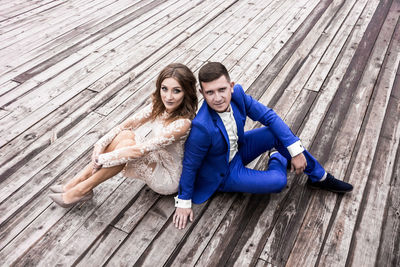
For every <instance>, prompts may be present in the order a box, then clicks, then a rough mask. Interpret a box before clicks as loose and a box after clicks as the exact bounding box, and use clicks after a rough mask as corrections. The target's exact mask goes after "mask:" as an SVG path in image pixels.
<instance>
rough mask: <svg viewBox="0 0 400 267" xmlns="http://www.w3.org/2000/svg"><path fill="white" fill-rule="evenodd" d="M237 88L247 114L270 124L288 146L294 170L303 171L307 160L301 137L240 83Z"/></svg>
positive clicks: (264, 123)
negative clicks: (244, 89) (245, 91)
mask: <svg viewBox="0 0 400 267" xmlns="http://www.w3.org/2000/svg"><path fill="white" fill-rule="evenodd" d="M235 90H238V91H239V92H238V93H242V94H243V99H244V104H245V107H246V111H247V115H248V116H249V117H250V118H251V119H252V120H254V121H259V122H261V123H262V124H263V125H265V126H269V127H270V129H271V130H272V132H273V133H274V134H275V135H276V136H277V137H278V138H279V140H280V141H281V143H282V144H283V145H284V146H285V147H286V148H287V150H288V151H289V153H290V155H291V157H292V162H291V163H292V166H291V169H292V171H293V170H295V171H296V173H297V174H299V173H302V172H303V171H304V169H305V168H306V166H307V161H306V159H305V157H304V154H303V151H304V147H303V145H302V144H301V141H300V139H299V138H298V137H297V136H296V135H294V134H293V132H292V131H291V130H290V128H289V126H287V124H286V123H285V122H284V121H283V120H282V119H281V118H280V117H279V116H278V115H277V114H276V113H275V111H273V110H272V109H270V108H268V107H266V106H265V105H263V104H261V103H260V102H258V101H256V100H254V99H253V98H252V97H251V96H249V95H247V94H245V93H244V91H243V89H242V87H241V86H240V85H238V88H235Z"/></svg>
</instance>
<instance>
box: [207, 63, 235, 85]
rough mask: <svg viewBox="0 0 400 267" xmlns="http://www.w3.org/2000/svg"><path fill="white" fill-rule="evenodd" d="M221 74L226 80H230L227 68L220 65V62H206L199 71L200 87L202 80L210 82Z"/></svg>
mask: <svg viewBox="0 0 400 267" xmlns="http://www.w3.org/2000/svg"><path fill="white" fill-rule="evenodd" d="M222 75H224V76H225V78H226V80H227V81H228V82H230V81H231V78H230V77H229V73H228V70H227V69H226V68H225V66H224V65H222V64H221V63H220V62H208V63H207V64H205V65H204V66H203V67H201V69H200V71H199V83H200V87H201V88H203V87H202V85H201V83H202V82H205V83H207V82H212V81H215V80H217V79H219V78H220V77H221V76H222Z"/></svg>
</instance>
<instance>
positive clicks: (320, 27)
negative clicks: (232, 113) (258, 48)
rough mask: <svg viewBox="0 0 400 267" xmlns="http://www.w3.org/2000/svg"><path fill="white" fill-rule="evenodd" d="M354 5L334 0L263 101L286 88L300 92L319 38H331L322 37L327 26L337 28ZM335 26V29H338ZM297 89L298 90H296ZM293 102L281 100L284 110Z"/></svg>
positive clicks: (269, 99)
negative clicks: (297, 85)
mask: <svg viewBox="0 0 400 267" xmlns="http://www.w3.org/2000/svg"><path fill="white" fill-rule="evenodd" d="M353 5H354V2H353V1H343V2H341V1H336V2H332V4H331V5H330V6H329V7H328V8H327V10H326V12H325V13H324V14H323V15H322V16H321V19H320V20H318V22H317V23H316V24H315V25H314V27H313V28H312V29H311V30H310V32H309V33H308V35H307V36H306V37H305V38H304V40H303V42H302V43H301V44H300V45H299V47H298V48H297V49H296V51H295V52H294V53H293V55H292V56H291V57H290V59H289V60H288V61H287V62H286V64H285V65H284V66H283V68H282V70H281V71H280V72H279V74H278V75H277V76H276V78H275V79H274V80H273V81H272V82H271V84H270V85H269V86H268V89H267V90H266V92H267V93H266V94H264V95H263V96H262V97H261V101H262V102H263V103H268V102H269V101H271V99H273V98H274V99H279V97H280V96H281V94H282V93H283V92H285V91H286V90H287V91H289V92H288V93H292V94H293V95H295V94H296V93H298V92H299V91H298V90H301V88H302V87H303V84H304V83H305V81H300V80H299V79H304V77H305V78H308V75H309V74H308V73H307V72H308V66H307V65H306V64H305V62H306V61H307V59H308V58H311V55H312V53H313V51H314V49H316V47H318V45H319V40H322V42H323V43H324V41H329V40H330V39H326V40H325V39H324V38H322V39H320V38H321V36H322V35H323V33H324V32H325V31H326V29H327V27H329V26H330V25H335V27H336V28H337V27H338V26H340V24H341V21H342V20H343V19H344V18H345V15H347V13H348V12H349V11H350V9H351V7H352V6H353ZM336 16H339V17H341V19H338V20H332V19H333V18H336ZM335 27H334V29H333V30H336V28H335ZM331 36H332V35H331ZM333 36H334V35H333ZM325 44H326V43H325ZM324 47H325V45H324ZM316 62H318V61H316ZM311 70H312V68H311ZM301 72H303V73H301ZM296 83H300V84H299V87H298V88H297V87H296ZM286 88H287V89H286ZM296 89H298V90H297V91H296ZM290 91H293V92H290ZM278 92H281V93H278ZM291 98H293V96H291ZM275 101H276V100H275ZM292 103H293V102H291V101H287V102H283V100H281V103H280V105H282V104H284V105H285V108H284V109H283V110H288V109H289V107H290V106H291V104H292ZM283 113H285V112H283Z"/></svg>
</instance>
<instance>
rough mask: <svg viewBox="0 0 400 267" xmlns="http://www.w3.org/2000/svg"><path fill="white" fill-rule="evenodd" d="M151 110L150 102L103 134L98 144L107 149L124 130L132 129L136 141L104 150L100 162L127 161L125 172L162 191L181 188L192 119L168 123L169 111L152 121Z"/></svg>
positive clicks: (114, 163)
mask: <svg viewBox="0 0 400 267" xmlns="http://www.w3.org/2000/svg"><path fill="white" fill-rule="evenodd" d="M151 111H152V106H151V105H149V106H147V107H146V108H144V109H143V110H142V111H140V112H138V113H136V114H135V115H134V116H132V117H131V118H129V119H127V120H125V121H124V122H123V123H122V124H121V125H119V126H117V127H115V128H113V129H112V130H111V131H110V132H108V133H107V134H106V135H105V136H103V137H102V138H101V139H100V140H99V141H98V142H97V143H96V144H95V146H97V147H100V148H103V149H104V148H106V147H107V146H108V145H109V144H110V143H111V141H112V140H113V139H114V138H115V137H116V136H117V135H118V134H119V133H120V132H121V131H124V130H127V129H129V130H131V131H133V132H134V134H135V142H136V144H135V145H134V146H129V147H124V148H120V149H116V150H114V151H112V152H109V153H103V154H100V155H99V157H98V163H99V164H101V165H103V167H106V168H107V167H112V166H117V165H122V164H125V163H126V165H125V168H124V169H123V174H124V176H126V177H131V178H137V179H141V180H143V181H144V182H145V183H146V184H147V185H148V186H149V187H150V188H151V189H152V190H154V191H155V192H157V193H159V194H164V195H167V194H173V193H176V192H177V191H178V185H179V179H180V175H181V172H182V159H183V149H184V143H185V140H186V138H187V136H188V133H189V130H190V124H191V121H190V120H189V119H177V120H175V121H173V122H171V123H169V124H167V123H166V118H167V116H168V114H167V113H166V112H164V114H163V115H161V116H159V117H158V118H156V119H155V120H154V121H152V120H151V119H150V115H151ZM152 167H153V168H152Z"/></svg>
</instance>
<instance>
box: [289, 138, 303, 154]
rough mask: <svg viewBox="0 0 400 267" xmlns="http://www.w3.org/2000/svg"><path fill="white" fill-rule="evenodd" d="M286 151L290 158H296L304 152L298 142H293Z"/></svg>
mask: <svg viewBox="0 0 400 267" xmlns="http://www.w3.org/2000/svg"><path fill="white" fill-rule="evenodd" d="M287 150H288V151H289V153H290V156H292V158H293V157H295V156H297V155H298V154H300V153H302V152H303V151H304V147H303V145H302V144H301V142H300V140H299V141H297V142H294V143H293V144H291V145H290V146H288V147H287Z"/></svg>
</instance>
